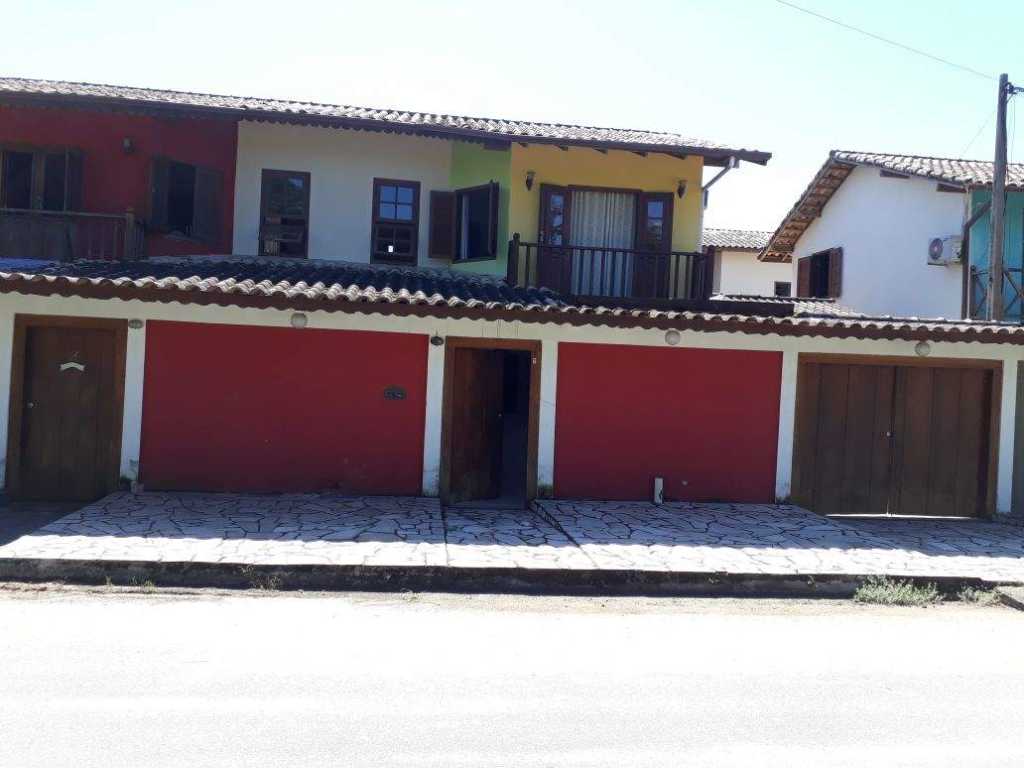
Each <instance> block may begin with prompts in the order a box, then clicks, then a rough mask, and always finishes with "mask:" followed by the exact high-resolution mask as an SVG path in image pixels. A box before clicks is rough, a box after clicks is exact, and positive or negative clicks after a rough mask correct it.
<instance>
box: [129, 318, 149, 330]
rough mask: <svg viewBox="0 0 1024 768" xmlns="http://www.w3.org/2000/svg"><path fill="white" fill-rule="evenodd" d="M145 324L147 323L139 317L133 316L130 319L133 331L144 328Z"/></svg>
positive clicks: (130, 326)
mask: <svg viewBox="0 0 1024 768" xmlns="http://www.w3.org/2000/svg"><path fill="white" fill-rule="evenodd" d="M144 325H145V323H144V322H143V321H142V320H140V319H139V318H137V317H133V318H132V319H131V320H129V321H128V327H129V328H131V329H132V330H133V331H139V330H142V326H144Z"/></svg>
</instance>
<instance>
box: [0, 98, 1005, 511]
mask: <svg viewBox="0 0 1024 768" xmlns="http://www.w3.org/2000/svg"><path fill="white" fill-rule="evenodd" d="M3 89H6V91H5V90H3ZM5 93H6V94H7V95H6V96H5V95H4V94H5ZM12 93H17V94H20V96H18V97H17V98H20V99H26V98H28V96H26V94H29V93H30V94H35V95H34V96H33V98H38V99H42V100H48V104H49V105H50V106H55V103H56V104H57V105H59V104H60V103H63V102H67V104H68V106H67V108H68V109H69V110H70V109H72V106H71V105H73V109H74V110H76V111H78V110H81V112H82V114H85V115H92V114H96V115H106V114H118V115H119V114H121V110H127V111H128V114H134V113H135V112H140V113H153V114H152V116H151V119H153V120H156V121H158V123H159V121H162V120H171V119H172V118H173V120H194V121H195V122H194V123H190V125H194V128H195V130H196V131H197V132H199V131H202V130H204V126H205V125H206V122H204V121H214V122H215V121H218V120H223V121H224V124H226V125H235V124H236V123H237V130H238V131H239V139H238V166H237V169H236V172H235V174H234V179H235V181H234V188H233V189H234V205H233V209H234V213H235V215H234V222H233V230H234V244H235V247H236V248H238V249H239V250H243V251H244V253H242V254H233V255H231V256H223V255H216V254H212V255H202V254H203V253H207V252H208V251H209V250H211V249H204V250H201V251H200V250H199V249H200V248H201V245H200V244H196V245H195V247H196V249H197V251H198V253H199V255H196V256H193V257H180V256H167V257H148V258H143V259H139V258H135V259H130V258H124V256H125V254H123V253H119V254H113V255H111V254H105V255H106V256H107V258H106V259H104V260H77V261H66V260H56V261H55V260H50V261H47V260H42V259H39V258H36V259H34V260H32V259H26V258H25V255H26V254H24V253H20V252H17V251H16V252H15V253H14V254H13V256H14V257H15V258H17V259H18V261H17V262H2V261H0V296H2V300H0V365H2V366H3V367H4V371H6V370H7V366H10V369H9V370H10V372H9V375H8V373H6V372H5V373H3V375H0V439H2V438H5V439H6V445H7V451H6V454H5V456H6V463H5V464H4V467H3V469H4V480H5V488H6V491H7V493H9V494H10V495H11V496H12V497H14V498H54V497H55V496H59V497H63V498H67V499H92V498H96V497H98V496H101V495H103V494H105V493H107V492H109V491H111V490H113V489H115V488H117V487H119V486H121V485H126V486H127V485H128V484H141V485H142V486H143V487H145V488H150V489H154V490H160V489H166V490H212V491H237V492H242V491H260V492H285V491H323V490H329V491H332V492H337V493H350V494H404V495H409V494H412V495H415V494H424V495H439V496H440V497H441V499H442V501H443V502H444V503H454V502H473V503H483V502H487V503H489V504H510V505H518V506H522V505H524V504H527V503H529V502H530V500H532V499H534V498H535V497H538V496H554V497H558V498H569V499H571V498H595V499H612V500H615V499H620V500H630V499H650V498H651V497H652V495H653V494H654V489H655V487H656V485H657V481H658V480H660V481H662V485H663V490H664V497H665V498H666V499H668V500H692V501H709V500H719V501H737V502H739V501H746V502H763V503H771V502H774V501H776V500H786V499H791V500H794V501H796V502H798V503H800V504H803V505H805V506H807V507H809V508H811V509H815V510H817V511H819V512H823V513H831V512H845V513H878V512H889V513H892V514H902V515H964V516H988V515H992V514H993V513H996V512H1007V511H1009V510H1011V509H1013V508H1015V503H1014V500H1013V499H1014V496H1013V490H1014V484H1013V480H1014V477H1015V476H1016V477H1020V476H1021V467H1018V466H1015V465H1016V463H1017V462H1022V461H1024V459H1018V458H1017V457H1018V456H1024V451H1016V452H1015V451H1014V440H1015V429H1016V422H1017V419H1016V409H1017V396H1018V387H1017V381H1018V379H1017V376H1018V367H1019V364H1020V361H1021V360H1022V359H1024V354H1022V351H1021V350H1024V328H1006V327H995V326H993V325H990V324H986V323H963V322H928V323H925V322H918V321H913V320H909V321H908V320H895V321H879V320H872V319H869V318H864V317H861V316H857V315H851V314H849V313H846V314H844V313H843V310H840V309H838V308H837V307H836V306H835V305H834V303H832V302H828V301H801V300H794V299H787V298H779V297H764V298H757V297H753V298H752V297H732V298H729V297H711V298H709V296H708V294H709V293H710V278H711V272H710V270H709V269H708V268H707V266H708V264H707V257H706V256H705V255H704V254H702V253H700V252H698V251H697V250H696V249H697V248H698V246H699V244H700V207H701V198H702V197H703V195H702V194H701V192H702V190H701V189H700V188H699V184H700V182H699V179H700V173H699V171H700V169H701V167H702V166H703V165H705V164H709V163H716V164H719V165H722V166H723V167H725V168H731V167H735V165H736V164H737V162H738V161H739V160H742V159H747V160H751V161H754V162H765V161H767V159H768V155H767V153H762V152H755V151H750V150H739V149H728V148H725V147H721V146H719V145H714V144H710V143H707V142H698V141H694V140H684V139H681V138H679V137H677V136H673V135H668V134H654V133H647V132H643V131H628V132H624V131H614V130H609V129H599V128H573V127H567V126H556V125H543V124H538V123H516V122H511V121H489V120H470V119H467V118H452V117H441V116H432V115H422V114H408V113H398V112H373V111H367V110H355V109H352V108H341V107H330V106H325V105H313V104H291V103H287V102H267V101H263V100H255V99H243V98H236V97H220V96H203V95H199V94H181V93H176V92H167V91H146V90H142V89H119V88H115V87H110V86H83V85H75V84H69V83H58V84H53V83H47V84H40V83H35V82H32V81H0V102H4V103H6V101H5V100H6V99H8V98H14V97H13V96H11V94H12ZM54 100H56V102H54ZM62 100H63V101H62ZM33 108H34V107H33ZM58 108H62V107H59V106H58ZM95 110H102V111H95ZM94 111H95V112H94ZM82 119H86V118H82ZM238 121H241V122H238ZM115 139H116V142H117V143H116V145H115V146H116V147H121V146H122V145H121V144H120V141H121V139H120V138H118V137H117V135H116V134H111V135H109V136H108V137H107V138H106V139H104V141H106V142H110V141H114V140H115ZM84 140H85V139H84V138H83V139H82V140H81V141H84ZM63 141H65V142H66V143H67V145H68V146H72V147H74V146H79V145H80V141H79V140H77V139H76V137H75V136H68V137H66V138H65V139H63ZM102 146H106V145H105V144H103V142H100V144H98V145H97V146H96V147H95V148H94V154H97V155H98V154H99V152H100V149H101V148H102ZM121 151H123V148H122V150H121ZM152 152H153V154H154V155H159V154H160V153H159V152H158V151H156V150H152ZM148 153H149V150H147V154H148ZM168 154H169V153H168ZM160 156H161V157H162V156H164V155H160ZM176 159H177V160H178V161H180V160H182V158H176ZM400 160H401V162H400ZM18 162H21V161H20V160H19V161H18ZM195 162H199V160H198V158H197V159H195ZM140 164H142V160H141V159H140ZM150 165H151V167H153V168H159V167H160V166H159V163H156V162H155V160H154V158H150ZM44 167H45V166H44ZM346 168H347V169H349V170H350V174H349V175H350V177H351V178H346ZM86 171H88V168H86ZM33 173H35V171H33ZM197 174H198V172H197ZM226 175H227V174H225V176H226ZM33 178H35V177H33ZM154 178H156V179H159V178H160V175H159V174H158V173H155V175H154ZM116 183H117V182H116V180H115V185H116ZM175 188H176V189H179V187H178V186H175ZM187 188H188V185H185V184H182V185H180V191H181V192H182V193H184V192H185V190H186V189H187ZM153 189H155V190H159V189H160V184H159V183H156V184H154V185H153ZM115 192H116V194H122V192H123V191H122V192H118V191H116V190H111V191H110V192H109V194H111V195H114V194H115ZM357 192H359V194H357ZM495 192H496V193H497V194H495ZM158 199H159V196H158ZM193 199H194V200H195V199H196V198H193ZM196 204H198V202H197V203H196ZM153 208H154V210H158V209H159V206H153ZM410 208H411V209H412V210H410ZM495 211H496V212H495ZM10 215H26V216H36V217H37V219H39V220H41V219H43V218H45V216H46V215H49V214H45V213H42V212H40V211H39V209H38V208H33V207H30V208H28V209H27V212H26V209H18V210H16V211H14V212H13V213H11V214H10ZM61 215H65V214H63V213H61ZM147 226H148V223H147ZM506 233H510V234H508V235H507V238H508V239H507V241H506ZM185 235H186V236H188V233H185ZM160 237H161V238H166V237H167V236H165V235H160ZM161 242H162V240H161ZM5 255H8V256H11V255H12V254H11V252H10V251H6V252H5ZM62 255H63V254H62ZM131 255H137V254H131ZM28 256H29V257H32V256H38V254H37V253H29V254H28ZM508 256H511V258H510V259H507V261H506V258H507V257H508ZM434 257H436V263H437V264H443V265H445V267H444V268H437V267H431V266H427V265H428V264H430V263H435V261H432V258H434ZM371 262H381V263H371ZM481 271H482V272H491V273H492V274H481V273H480V272H481ZM897 423H898V425H899V428H898V429H897V427H896V424H897ZM879 434H889V435H896V437H893V438H891V439H887V440H881V439H879V438H878V435H879ZM949 445H958V446H960V448H958V450H957V451H950V450H948V446H949ZM135 487H136V488H137V487H138V485H135ZM1022 493H1024V491H1022Z"/></svg>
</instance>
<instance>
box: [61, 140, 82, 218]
mask: <svg viewBox="0 0 1024 768" xmlns="http://www.w3.org/2000/svg"><path fill="white" fill-rule="evenodd" d="M66 162H67V170H66V175H65V177H64V178H65V181H64V210H65V211H80V210H82V153H81V151H79V150H77V149H69V150H68V152H67V161H66Z"/></svg>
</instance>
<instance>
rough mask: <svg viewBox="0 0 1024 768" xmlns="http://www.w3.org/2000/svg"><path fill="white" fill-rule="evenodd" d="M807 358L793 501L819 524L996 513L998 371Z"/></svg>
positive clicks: (975, 365) (977, 365)
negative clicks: (854, 518)
mask: <svg viewBox="0 0 1024 768" xmlns="http://www.w3.org/2000/svg"><path fill="white" fill-rule="evenodd" d="M849 360H850V359H849V358H843V357H841V356H825V355H823V356H813V357H811V356H801V359H800V365H799V376H798V383H797V403H796V433H795V442H794V453H793V458H794V461H793V499H794V501H795V502H796V503H797V504H800V505H801V506H805V507H807V508H809V509H812V510H814V511H816V512H819V513H821V514H826V515H831V514H845V515H860V514H874V515H877V514H890V515H932V516H955V517H978V516H983V515H986V514H988V513H990V511H991V509H992V506H993V504H994V488H995V478H994V471H995V456H994V450H995V444H996V441H995V434H996V423H997V422H996V416H997V413H996V411H997V410H998V408H997V405H996V404H997V403H998V397H997V394H998V386H999V377H998V376H997V373H998V371H999V368H998V363H991V364H990V363H987V362H985V361H954V360H927V361H917V360H914V361H907V360H904V359H893V358H858V359H857V360H856V361H855V362H851V361H849Z"/></svg>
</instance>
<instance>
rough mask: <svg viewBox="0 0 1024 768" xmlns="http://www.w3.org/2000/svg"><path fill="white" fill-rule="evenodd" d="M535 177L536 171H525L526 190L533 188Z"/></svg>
mask: <svg viewBox="0 0 1024 768" xmlns="http://www.w3.org/2000/svg"><path fill="white" fill-rule="evenodd" d="M536 177H537V174H536V172H534V171H527V172H526V189H527V191H529V190H531V189H533V180H534V179H535V178H536Z"/></svg>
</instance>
